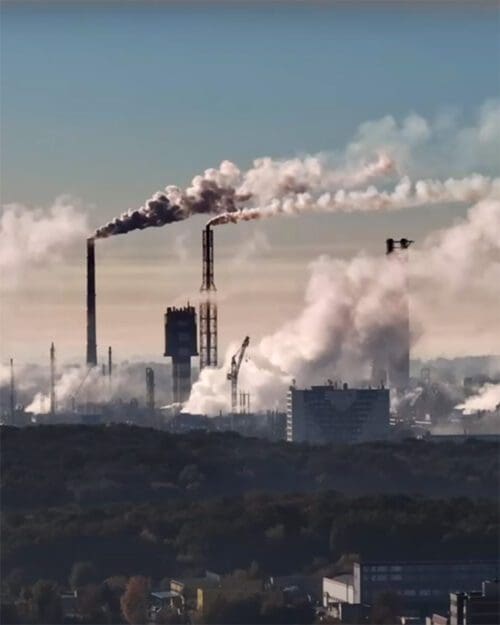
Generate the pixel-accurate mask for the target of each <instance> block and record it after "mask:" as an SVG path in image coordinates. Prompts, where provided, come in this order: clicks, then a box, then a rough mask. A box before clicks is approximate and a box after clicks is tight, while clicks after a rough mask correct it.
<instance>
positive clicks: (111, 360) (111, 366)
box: [108, 345, 113, 382]
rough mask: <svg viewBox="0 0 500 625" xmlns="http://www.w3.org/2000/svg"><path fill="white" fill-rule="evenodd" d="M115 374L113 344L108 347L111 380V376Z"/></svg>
mask: <svg viewBox="0 0 500 625" xmlns="http://www.w3.org/2000/svg"><path fill="white" fill-rule="evenodd" d="M112 375H113V355H112V351H111V345H110V346H109V347H108V377H109V381H110V382H111V376H112Z"/></svg>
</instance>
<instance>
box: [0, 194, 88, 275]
mask: <svg viewBox="0 0 500 625" xmlns="http://www.w3.org/2000/svg"><path fill="white" fill-rule="evenodd" d="M86 233H87V217H86V215H85V214H84V213H83V212H81V210H80V209H79V208H78V207H77V206H75V204H74V203H73V202H72V200H71V198H69V197H67V196H61V197H59V198H57V199H56V201H55V203H54V204H53V205H52V206H51V207H50V208H48V209H43V208H28V207H26V206H23V205H21V204H7V205H6V206H4V207H3V209H2V216H1V218H0V270H1V271H2V276H3V278H4V279H6V278H8V277H12V276H15V275H17V274H19V273H20V272H21V271H22V270H23V269H25V268H26V267H28V266H33V265H40V264H45V263H48V262H52V261H54V260H57V259H59V258H60V257H61V255H62V254H63V253H64V252H66V251H68V250H69V249H71V247H72V246H73V245H74V243H75V242H76V241H80V240H81V239H82V237H84V236H86Z"/></svg>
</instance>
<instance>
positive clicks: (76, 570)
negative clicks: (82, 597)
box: [68, 562, 98, 590]
mask: <svg viewBox="0 0 500 625" xmlns="http://www.w3.org/2000/svg"><path fill="white" fill-rule="evenodd" d="M68 581H69V585H70V586H71V588H72V589H73V590H76V589H77V588H80V587H81V586H87V584H92V583H94V582H97V581H98V580H97V571H96V568H95V566H94V565H93V564H92V562H75V563H74V564H73V567H72V569H71V573H70V575H69V580H68Z"/></svg>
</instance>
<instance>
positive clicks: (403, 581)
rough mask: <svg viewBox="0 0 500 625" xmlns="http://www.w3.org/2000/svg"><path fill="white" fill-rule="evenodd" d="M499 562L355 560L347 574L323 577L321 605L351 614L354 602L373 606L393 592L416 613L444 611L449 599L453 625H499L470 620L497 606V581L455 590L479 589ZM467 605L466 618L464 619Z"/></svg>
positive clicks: (337, 613)
mask: <svg viewBox="0 0 500 625" xmlns="http://www.w3.org/2000/svg"><path fill="white" fill-rule="evenodd" d="M499 564H500V563H499V562H498V560H455V561H451V560H445V561H432V560H423V561H407V560H370V561H362V560H361V561H359V562H354V564H353V569H352V573H351V574H348V575H345V574H344V575H338V576H337V577H334V578H326V577H325V578H323V606H324V607H325V608H326V609H327V611H328V613H329V614H330V615H332V616H333V615H335V616H337V617H339V616H340V615H341V614H342V613H347V612H349V613H352V610H353V609H354V608H355V606H357V607H358V609H359V610H362V609H363V608H365V607H367V606H373V605H374V604H376V602H377V599H378V598H379V597H380V595H381V594H382V593H386V592H391V593H394V594H397V595H398V596H399V598H400V601H401V607H402V609H404V610H416V611H418V612H419V613H427V614H428V613H429V611H433V610H436V611H440V612H441V611H444V610H446V608H448V606H450V600H451V606H450V607H451V610H450V615H451V619H450V621H449V622H450V624H451V625H465V624H466V623H467V624H469V623H470V624H473V623H474V624H477V625H479V624H481V625H486V624H487V623H498V620H474V619H473V618H472V613H473V611H475V612H476V614H481V613H482V617H483V618H484V617H485V615H489V616H491V614H492V613H493V612H494V610H495V609H498V594H497V593H498V584H483V591H482V592H475V593H470V592H469V593H464V592H456V590H457V589H464V588H481V584H482V582H483V581H484V580H485V579H490V580H494V579H497V578H498V574H499ZM467 607H469V616H470V620H465V619H464V618H463V617H464V613H466V612H467V609H466V608H467ZM347 608H349V610H348V611H347ZM346 622H352V621H346ZM355 622H359V621H355Z"/></svg>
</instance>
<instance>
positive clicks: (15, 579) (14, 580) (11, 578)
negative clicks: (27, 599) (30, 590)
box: [3, 567, 26, 599]
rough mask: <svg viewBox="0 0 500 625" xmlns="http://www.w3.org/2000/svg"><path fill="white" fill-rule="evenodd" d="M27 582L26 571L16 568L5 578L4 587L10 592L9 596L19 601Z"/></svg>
mask: <svg viewBox="0 0 500 625" xmlns="http://www.w3.org/2000/svg"><path fill="white" fill-rule="evenodd" d="M25 582H26V575H25V572H24V569H23V568H21V567H16V568H14V569H12V570H11V571H10V573H9V574H8V575H7V576H6V577H5V578H4V580H3V585H4V586H5V588H6V590H7V591H8V593H9V595H10V596H11V597H12V598H14V599H17V597H19V593H20V592H21V590H22V588H23V586H24V584H25Z"/></svg>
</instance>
